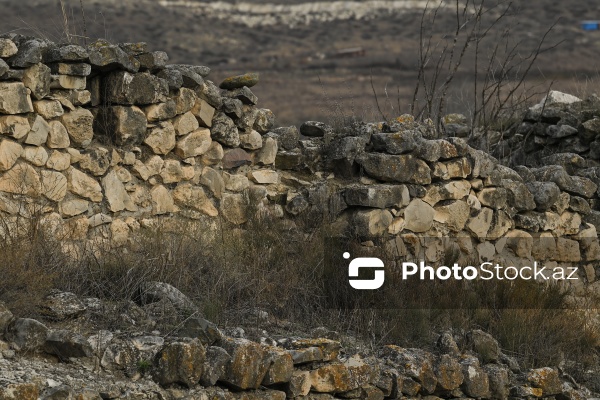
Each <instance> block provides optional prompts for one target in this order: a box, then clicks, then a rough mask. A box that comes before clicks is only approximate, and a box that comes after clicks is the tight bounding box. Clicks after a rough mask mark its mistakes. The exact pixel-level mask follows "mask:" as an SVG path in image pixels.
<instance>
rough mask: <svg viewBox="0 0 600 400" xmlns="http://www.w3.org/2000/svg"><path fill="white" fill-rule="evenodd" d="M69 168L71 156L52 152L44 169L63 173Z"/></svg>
mask: <svg viewBox="0 0 600 400" xmlns="http://www.w3.org/2000/svg"><path fill="white" fill-rule="evenodd" d="M70 166H71V156H70V155H69V154H68V153H61V152H60V151H53V152H52V153H51V154H50V157H48V161H47V162H46V167H47V168H50V169H54V170H56V171H64V170H66V169H68V168H69V167H70Z"/></svg>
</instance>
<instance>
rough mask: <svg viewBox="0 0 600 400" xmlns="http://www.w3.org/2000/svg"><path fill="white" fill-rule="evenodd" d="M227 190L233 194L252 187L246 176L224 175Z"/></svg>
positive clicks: (225, 173)
mask: <svg viewBox="0 0 600 400" xmlns="http://www.w3.org/2000/svg"><path fill="white" fill-rule="evenodd" d="M223 181H224V184H225V189H227V190H229V191H231V192H241V191H243V190H245V189H247V188H248V186H250V181H249V180H248V178H247V177H246V176H244V175H237V174H229V173H227V172H224V173H223Z"/></svg>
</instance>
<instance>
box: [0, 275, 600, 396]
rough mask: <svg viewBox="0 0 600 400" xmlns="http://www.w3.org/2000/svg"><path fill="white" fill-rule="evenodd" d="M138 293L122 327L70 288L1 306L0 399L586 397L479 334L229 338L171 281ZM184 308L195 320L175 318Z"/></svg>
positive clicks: (322, 332)
mask: <svg viewBox="0 0 600 400" xmlns="http://www.w3.org/2000/svg"><path fill="white" fill-rule="evenodd" d="M146 289H147V291H146V292H144V295H143V296H142V298H141V299H142V300H141V302H139V303H138V304H135V303H131V304H129V305H128V306H127V308H126V309H124V310H123V312H122V314H121V315H120V323H119V327H120V328H121V329H122V330H115V329H114V328H113V329H110V330H100V331H98V330H97V331H94V330H93V329H90V328H91V327H92V326H93V325H94V324H95V323H97V321H98V318H102V315H103V314H104V315H106V311H107V308H111V307H112V306H111V305H110V304H108V303H105V302H102V301H100V300H99V299H94V298H78V297H77V296H76V295H74V294H72V293H68V292H59V291H57V292H53V293H51V294H50V295H49V296H47V297H46V298H45V299H44V300H43V301H42V303H40V304H39V307H40V311H42V312H43V313H44V317H41V318H38V319H37V320H36V319H30V318H14V317H13V316H12V314H11V312H10V310H8V309H7V308H6V307H5V306H4V305H3V304H2V303H0V332H1V333H0V399H2V400H37V399H42V400H54V399H89V400H92V399H93V400H95V399H160V400H167V399H169V400H170V399H173V400H174V399H190V400H191V399H215V398H218V399H265V400H267V399H277V400H283V399H285V398H290V399H319V400H327V399H332V400H333V399H334V398H343V399H354V398H356V399H358V398H360V399H380V400H383V399H384V398H388V399H419V398H426V399H429V400H433V399H441V398H489V399H508V398H510V399H531V398H558V399H592V398H594V396H593V394H592V393H591V392H590V391H589V390H588V389H586V388H585V387H583V386H581V385H578V384H577V383H576V382H575V381H574V380H573V379H572V378H571V377H570V376H568V375H566V374H563V373H562V372H561V371H560V370H559V369H556V368H538V369H531V370H525V369H522V368H521V367H520V366H519V365H518V363H517V362H516V361H515V360H514V359H512V358H511V357H508V356H506V355H505V354H503V353H502V351H501V349H500V347H499V345H498V342H497V341H496V340H495V339H494V338H492V337H491V336H490V335H489V334H487V333H485V332H483V331H480V330H473V331H470V332H468V333H467V334H466V335H464V336H453V335H452V334H451V333H443V334H442V335H440V336H439V338H438V340H437V343H436V344H435V346H434V347H435V350H434V351H432V352H427V351H424V350H420V349H414V348H402V347H398V346H393V345H389V346H384V347H382V348H378V349H376V350H375V351H370V352H362V353H357V354H355V353H353V352H352V349H350V348H346V347H345V346H344V344H343V343H342V342H340V341H339V340H338V334H337V333H336V332H333V331H328V330H327V329H324V328H320V329H317V330H315V331H314V335H313V337H311V338H299V337H284V336H280V335H271V334H269V333H268V332H267V331H264V330H263V331H262V332H261V335H260V337H256V338H255V341H252V340H248V339H247V338H246V333H245V331H244V329H243V328H242V327H238V328H236V329H233V330H232V332H231V334H232V335H233V336H230V335H227V334H225V333H223V332H221V331H220V330H219V329H218V328H217V327H216V326H214V325H213V324H211V323H210V322H208V321H206V320H204V319H203V318H201V317H199V316H194V315H196V314H197V312H198V310H197V309H196V310H194V304H193V302H191V301H190V300H189V299H188V298H186V297H185V295H183V294H182V293H181V292H179V291H178V290H177V289H175V288H174V287H172V286H170V285H167V284H164V283H159V282H154V283H151V284H149V285H148V286H147V288H146ZM161 303H162V306H161V305H159V304H161ZM184 304H185V306H183V307H184V308H186V307H187V309H186V311H187V312H189V311H192V317H187V318H185V317H183V318H182V314H179V317H176V315H177V312H178V311H179V312H181V311H183V308H182V305H184ZM157 306H158V307H157ZM165 306H170V307H171V308H172V309H173V310H175V314H171V317H175V318H178V321H177V324H178V326H179V327H180V329H179V331H175V332H174V331H171V332H169V333H167V332H164V331H162V330H161V326H160V323H159V321H160V316H159V315H158V314H157V313H156V310H157V309H160V308H164V307H165ZM264 317H265V318H268V314H267V315H264ZM93 321H95V322H93ZM157 323H158V324H157ZM152 325H154V330H152V331H144V327H147V326H152ZM332 338H333V339H332Z"/></svg>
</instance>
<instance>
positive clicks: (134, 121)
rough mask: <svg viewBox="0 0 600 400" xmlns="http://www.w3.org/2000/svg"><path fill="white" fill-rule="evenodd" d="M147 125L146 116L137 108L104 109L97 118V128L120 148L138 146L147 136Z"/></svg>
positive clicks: (114, 107) (118, 107) (117, 107)
mask: <svg viewBox="0 0 600 400" xmlns="http://www.w3.org/2000/svg"><path fill="white" fill-rule="evenodd" d="M146 123H147V121H146V115H145V114H144V112H143V111H142V110H141V109H139V108H138V107H136V106H131V107H126V106H113V107H102V108H100V110H99V112H98V115H97V117H96V120H95V128H96V130H97V131H98V132H100V133H102V134H104V135H106V136H108V137H109V138H111V139H112V140H113V141H114V142H115V144H116V145H118V146H123V145H126V144H131V145H138V144H141V143H142V140H143V139H144V137H145V136H146Z"/></svg>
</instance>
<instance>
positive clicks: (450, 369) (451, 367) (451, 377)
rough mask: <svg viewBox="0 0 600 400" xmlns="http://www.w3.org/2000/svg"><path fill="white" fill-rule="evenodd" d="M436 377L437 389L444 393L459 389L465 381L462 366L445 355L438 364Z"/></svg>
mask: <svg viewBox="0 0 600 400" xmlns="http://www.w3.org/2000/svg"><path fill="white" fill-rule="evenodd" d="M435 377H436V379H437V387H438V389H440V390H442V391H452V390H455V389H458V388H459V387H460V385H461V384H462V382H463V379H464V375H463V373H462V370H461V366H460V364H459V363H458V361H456V360H455V359H454V358H453V357H452V356H450V355H448V354H443V355H442V356H441V357H440V359H439V361H438V362H437V363H436V365H435Z"/></svg>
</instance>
